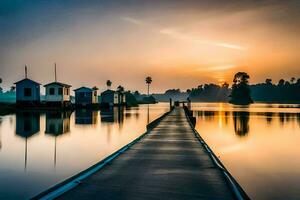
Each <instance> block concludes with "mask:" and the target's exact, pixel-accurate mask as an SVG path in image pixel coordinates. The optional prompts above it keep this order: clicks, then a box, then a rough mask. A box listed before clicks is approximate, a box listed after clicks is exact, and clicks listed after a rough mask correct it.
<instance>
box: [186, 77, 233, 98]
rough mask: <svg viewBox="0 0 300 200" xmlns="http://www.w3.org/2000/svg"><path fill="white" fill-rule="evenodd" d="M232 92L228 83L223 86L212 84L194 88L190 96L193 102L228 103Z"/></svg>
mask: <svg viewBox="0 0 300 200" xmlns="http://www.w3.org/2000/svg"><path fill="white" fill-rule="evenodd" d="M230 91H231V90H230V89H229V84H228V83H226V82H225V83H223V84H222V85H221V86H220V85H216V84H213V83H210V84H204V85H199V86H197V87H196V88H192V89H191V90H189V92H188V94H189V98H190V100H192V101H213V102H228V100H229V98H228V96H229V95H230Z"/></svg>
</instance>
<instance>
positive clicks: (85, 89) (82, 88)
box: [74, 87, 94, 92]
mask: <svg viewBox="0 0 300 200" xmlns="http://www.w3.org/2000/svg"><path fill="white" fill-rule="evenodd" d="M80 90H82V91H86V92H93V91H94V90H93V89H91V88H88V87H80V88H77V89H75V90H74V91H75V92H77V91H80Z"/></svg>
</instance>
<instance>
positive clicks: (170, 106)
mask: <svg viewBox="0 0 300 200" xmlns="http://www.w3.org/2000/svg"><path fill="white" fill-rule="evenodd" d="M169 101H170V110H172V99H171V98H170V99H169Z"/></svg>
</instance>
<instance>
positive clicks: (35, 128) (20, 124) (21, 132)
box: [16, 112, 40, 169]
mask: <svg viewBox="0 0 300 200" xmlns="http://www.w3.org/2000/svg"><path fill="white" fill-rule="evenodd" d="M39 131H40V114H39V113H35V112H17V113H16V134H17V135H18V136H20V137H22V138H25V169H26V167H27V139H28V138H30V137H31V136H33V135H34V134H36V133H37V132H39Z"/></svg>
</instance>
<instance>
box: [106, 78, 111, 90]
mask: <svg viewBox="0 0 300 200" xmlns="http://www.w3.org/2000/svg"><path fill="white" fill-rule="evenodd" d="M111 85H112V82H111V81H110V80H107V81H106V86H107V89H110V87H111Z"/></svg>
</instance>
